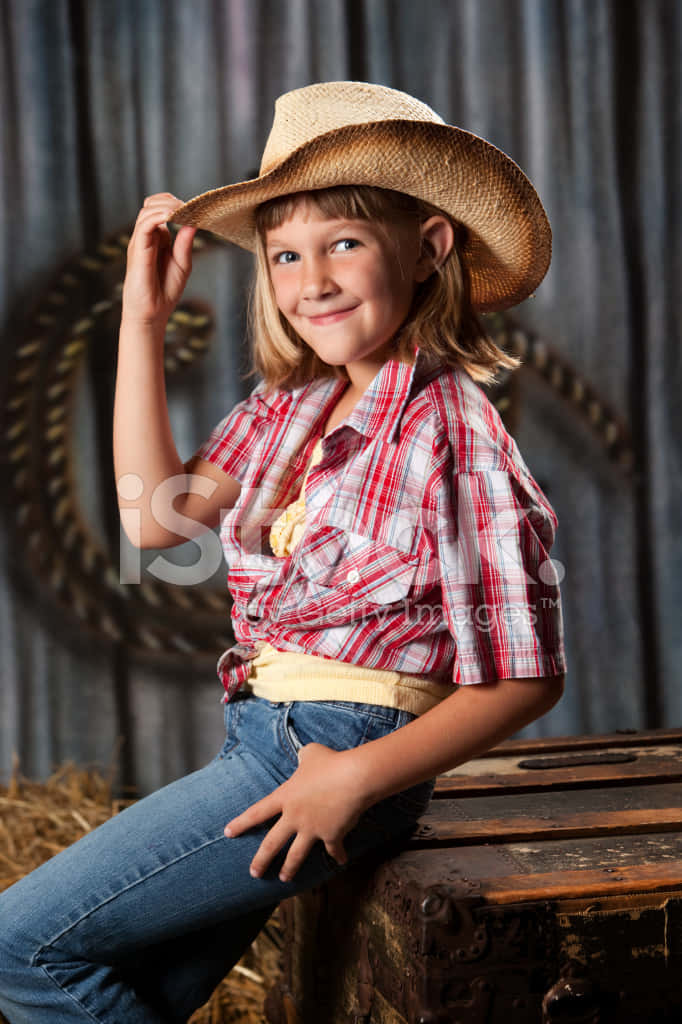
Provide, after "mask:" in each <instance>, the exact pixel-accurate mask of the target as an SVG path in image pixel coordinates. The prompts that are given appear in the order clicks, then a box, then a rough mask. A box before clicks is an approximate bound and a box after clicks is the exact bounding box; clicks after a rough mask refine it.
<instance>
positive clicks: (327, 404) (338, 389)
mask: <svg viewBox="0 0 682 1024" xmlns="http://www.w3.org/2000/svg"><path fill="white" fill-rule="evenodd" d="M414 352H415V360H414V362H413V363H403V362H401V361H400V360H399V359H388V360H387V361H386V362H385V363H384V365H383V366H382V367H381V369H380V370H379V372H378V373H377V375H376V377H375V378H374V380H373V381H372V382H371V384H370V385H369V387H368V388H367V390H366V391H365V392H364V394H363V395H362V398H361V399H360V400H359V402H358V403H357V405H356V406H355V408H354V409H353V411H352V412H351V413H350V415H349V416H348V417H347V418H346V420H344V424H343V425H344V427H351V428H352V429H353V430H356V431H357V432H358V433H359V434H363V435H364V436H365V437H378V438H380V439H381V440H384V441H388V442H392V441H396V440H397V439H398V435H399V429H400V420H401V418H402V414H403V412H404V410H405V406H406V405H407V403H408V401H409V400H410V399H411V398H413V397H414V396H415V395H416V394H418V393H419V391H421V390H422V388H424V387H425V386H426V385H427V384H428V383H429V382H430V381H432V380H434V378H436V377H438V376H440V374H441V373H443V371H444V369H446V367H444V366H443V364H442V363H436V362H434V361H433V359H432V358H430V357H428V356H427V354H426V353H424V352H422V351H421V350H420V349H419V347H418V346H415V349H414ZM345 389H346V381H345V380H342V379H341V378H339V377H326V378H322V379H319V378H318V379H316V380H314V381H311V382H310V383H308V384H304V385H302V386H301V387H299V388H296V389H295V390H294V391H293V392H287V391H279V390H275V391H274V392H268V391H267V390H266V389H265V386H264V385H263V384H262V383H261V385H259V387H258V388H256V393H257V395H258V398H259V399H260V401H261V402H263V404H264V405H266V406H267V407H268V410H269V411H270V413H274V414H275V415H282V414H288V415H290V414H291V412H292V405H291V402H292V399H293V400H294V408H295V407H296V406H298V407H299V408H300V404H299V403H305V402H306V401H308V400H309V399H310V398H311V397H312V396H313V395H314V396H315V404H316V405H317V406H318V409H319V410H320V411H319V413H318V414H316V416H315V421H316V425H317V423H318V422H319V423H321V424H324V423H325V422H326V420H327V418H328V417H329V415H330V413H331V411H332V409H333V407H334V406H335V405H336V403H337V401H338V400H339V398H340V397H341V395H342V394H343V392H344V391H345Z"/></svg>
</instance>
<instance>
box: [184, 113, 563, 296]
mask: <svg viewBox="0 0 682 1024" xmlns="http://www.w3.org/2000/svg"><path fill="white" fill-rule="evenodd" d="M335 185H372V186H375V187H378V188H385V189H392V190H394V191H397V192H406V193H407V194H408V195H412V196H416V197H417V198H419V199H423V200H425V201H426V202H428V203H431V204H432V205H434V206H437V207H438V208H439V209H442V210H443V211H444V212H445V213H447V214H448V215H449V216H450V217H452V218H453V220H455V221H458V222H459V223H461V224H463V225H465V226H466V228H467V229H468V230H467V240H466V243H465V246H464V250H463V258H464V259H465V261H466V263H467V266H468V269H469V275H470V280H471V300H472V303H473V306H474V308H475V309H477V310H478V311H479V312H491V311H493V310H503V309H508V308H509V307H511V306H514V305H516V304H517V303H518V302H521V301H522V300H523V299H525V298H527V297H528V296H529V295H530V294H531V293H532V292H533V291H534V290H535V289H536V288H537V286H538V285H539V283H540V282H541V281H542V279H543V277H544V276H545V274H546V272H547V268H548V266H549V262H550V259H551V249H552V234H551V229H550V226H549V221H548V219H547V215H546V213H545V211H544V209H543V206H542V203H541V202H540V199H539V197H538V194H537V192H536V191H535V189H534V188H533V186H532V184H531V183H530V181H529V180H528V178H527V177H526V175H525V174H524V173H523V171H522V170H521V168H520V167H519V166H518V165H517V164H516V163H514V161H513V160H512V159H511V158H510V157H508V156H507V155H506V154H505V153H503V152H502V150H500V149H497V148H496V147H495V146H493V145H492V144H491V143H489V142H486V140H485V139H482V138H480V137H479V136H478V135H474V134H473V133H471V132H467V131H465V130H464V129H461V128H455V127H453V126H451V125H446V124H438V123H434V122H429V121H404V120H390V121H380V122H371V123H367V124H355V125H348V126H345V127H343V128H339V129H336V130H334V131H331V132H327V133H326V134H324V135H320V136H318V137H317V138H315V139H314V140H312V141H311V142H308V143H306V144H305V145H303V146H301V147H299V148H298V149H296V150H294V151H293V152H292V153H291V154H290V155H289V156H288V157H287V158H286V159H284V160H283V161H282V162H281V163H279V164H277V165H276V166H275V167H273V168H272V169H271V170H269V171H267V172H266V173H264V174H261V175H260V176H259V177H258V178H252V179H250V180H249V181H242V182H238V183H236V184H234V185H225V186H223V187H222V188H217V189H213V190H212V191H210V192H204V193H202V194H201V195H198V196H196V197H195V198H194V199H191V200H189V202H187V203H185V205H184V206H181V207H180V208H179V209H178V210H177V211H176V212H175V213H174V214H173V223H176V224H189V225H191V226H193V227H197V228H203V229H204V230H207V231H211V232H213V233H214V234H216V235H219V236H220V237H222V238H226V239H228V240H229V241H231V242H234V243H235V244H236V245H239V246H241V247H242V248H244V249H249V250H251V251H253V250H254V249H255V247H256V229H255V210H256V207H257V206H259V205H260V204H261V203H264V202H266V201H267V200H268V199H274V198H276V197H279V196H283V195H288V194H291V193H295V192H307V191H311V190H315V189H321V188H330V187H333V186H335Z"/></svg>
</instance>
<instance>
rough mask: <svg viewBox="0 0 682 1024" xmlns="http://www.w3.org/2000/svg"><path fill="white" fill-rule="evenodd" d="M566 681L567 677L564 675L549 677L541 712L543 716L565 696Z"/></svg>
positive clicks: (546, 681) (545, 681) (546, 682)
mask: <svg viewBox="0 0 682 1024" xmlns="http://www.w3.org/2000/svg"><path fill="white" fill-rule="evenodd" d="M564 680H565V676H564V674H563V673H562V674H561V675H558V676H548V677H547V678H546V679H545V680H544V683H545V690H546V692H545V694H544V695H543V702H542V703H543V709H542V711H541V712H540V714H542V715H546V714H547V712H548V711H551V710H552V708H553V707H554V706H555V705H556V704H558V703H559V701H560V700H561V698H562V697H563V695H564Z"/></svg>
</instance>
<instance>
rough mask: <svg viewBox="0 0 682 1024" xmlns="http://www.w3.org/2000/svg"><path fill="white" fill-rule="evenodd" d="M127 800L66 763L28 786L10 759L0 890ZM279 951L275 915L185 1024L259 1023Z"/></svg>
mask: <svg viewBox="0 0 682 1024" xmlns="http://www.w3.org/2000/svg"><path fill="white" fill-rule="evenodd" d="M130 802H131V801H126V800H115V799H114V798H113V797H112V779H111V778H105V777H104V776H103V775H102V774H100V773H99V772H97V771H94V770H91V769H86V768H79V767H78V766H77V765H75V764H73V763H72V762H66V763H65V764H63V765H61V766H60V767H59V768H58V769H57V770H56V771H55V772H54V774H52V775H51V776H50V778H49V779H47V780H46V781H45V782H32V781H30V780H29V779H26V778H24V777H23V776H22V775H21V774H20V772H19V766H18V763H17V760H16V758H15V760H14V765H13V770H12V777H11V779H10V782H9V785H7V786H0V892H1V891H2V890H3V889H6V888H7V887H8V886H9V885H12V883H13V882H16V881H18V880H19V879H20V878H22V877H23V876H24V875H26V874H28V873H29V871H32V870H33V869H34V868H37V867H38V866H39V865H40V864H42V863H43V861H45V860H47V859H48V858H49V857H52V856H54V854H56V853H59V852H60V851H61V850H64V849H65V848H66V847H67V846H70V845H71V844H72V843H75V842H76V840H77V839H80V838H81V836H83V835H85V833H86V832H90V831H91V830H92V829H94V828H97V826H98V825H101V824H102V823H103V822H104V821H106V820H107V818H110V817H112V816H113V815H114V814H118V812H119V811H120V810H122V808H123V807H125V806H126V805H127V804H128V803H130ZM280 945H281V932H280V928H279V924H278V919H277V913H275V914H273V916H272V918H271V919H270V921H269V922H268V924H267V925H266V927H265V928H264V929H263V931H262V932H261V934H260V935H259V936H258V938H257V939H256V941H255V942H254V943H253V945H252V946H251V948H250V949H249V950H248V951H247V952H246V954H245V955H244V956H243V957H242V959H241V960H240V961H239V963H238V964H236V965H235V967H234V968H233V969H232V971H231V972H230V974H229V975H228V977H227V978H225V980H224V981H223V982H222V983H221V984H220V985H219V986H218V988H217V989H216V990H215V992H214V993H213V996H212V997H211V999H210V1000H209V1001H208V1003H206V1005H205V1006H203V1007H202V1008H201V1009H200V1010H197V1012H196V1013H195V1014H194V1015H193V1016H192V1018H191V1024H264V1021H265V1018H264V1016H263V1002H264V999H265V995H266V993H267V991H268V989H269V988H270V987H271V986H272V985H273V984H274V982H275V980H276V978H277V976H278V973H279V949H280ZM2 1020H3V1018H2V1016H1V1015H0V1022H1V1021H2Z"/></svg>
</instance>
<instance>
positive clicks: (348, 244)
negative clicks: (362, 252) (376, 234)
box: [334, 238, 360, 252]
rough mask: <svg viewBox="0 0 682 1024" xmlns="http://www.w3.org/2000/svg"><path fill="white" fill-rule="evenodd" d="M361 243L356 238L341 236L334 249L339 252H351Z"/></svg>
mask: <svg viewBox="0 0 682 1024" xmlns="http://www.w3.org/2000/svg"><path fill="white" fill-rule="evenodd" d="M359 244H360V243H359V242H358V241H357V240H356V239H355V238H341V239H340V240H339V241H338V242H335V243H334V249H335V250H336V251H337V252H351V251H352V250H353V249H355V248H356V246H358V245H359Z"/></svg>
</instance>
